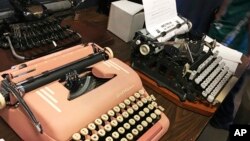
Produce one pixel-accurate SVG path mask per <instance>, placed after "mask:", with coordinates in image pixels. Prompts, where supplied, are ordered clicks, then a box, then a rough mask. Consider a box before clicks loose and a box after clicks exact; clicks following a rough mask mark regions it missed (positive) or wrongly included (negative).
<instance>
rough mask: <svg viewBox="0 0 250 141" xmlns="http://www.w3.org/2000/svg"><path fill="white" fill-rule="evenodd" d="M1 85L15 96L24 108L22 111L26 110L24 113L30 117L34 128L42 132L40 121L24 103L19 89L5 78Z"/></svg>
mask: <svg viewBox="0 0 250 141" xmlns="http://www.w3.org/2000/svg"><path fill="white" fill-rule="evenodd" d="M2 87H3V88H4V89H5V90H6V91H7V92H9V93H10V94H13V95H14V96H15V97H16V99H17V100H18V101H19V102H20V104H21V105H22V107H23V108H24V111H25V112H26V114H27V115H28V116H29V118H30V119H31V121H32V123H33V125H34V126H35V128H36V129H37V131H38V132H40V133H42V132H43V129H42V126H41V124H40V122H39V121H38V120H37V119H36V117H35V116H34V114H33V113H32V111H31V110H30V108H29V106H28V105H27V104H26V102H25V101H24V99H23V98H22V96H21V94H20V92H19V90H18V89H17V88H16V86H15V84H13V83H12V82H10V81H9V80H7V79H5V80H3V81H2Z"/></svg>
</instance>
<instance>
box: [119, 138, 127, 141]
mask: <svg viewBox="0 0 250 141" xmlns="http://www.w3.org/2000/svg"><path fill="white" fill-rule="evenodd" d="M120 141H128V140H127V139H126V138H122V139H121V140H120Z"/></svg>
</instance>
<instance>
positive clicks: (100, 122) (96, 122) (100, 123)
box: [95, 118, 102, 126]
mask: <svg viewBox="0 0 250 141" xmlns="http://www.w3.org/2000/svg"><path fill="white" fill-rule="evenodd" d="M95 124H96V125H99V126H100V125H102V120H101V119H99V118H98V119H96V120H95Z"/></svg>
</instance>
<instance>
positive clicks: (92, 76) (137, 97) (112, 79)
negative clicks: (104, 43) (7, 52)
mask: <svg viewBox="0 0 250 141" xmlns="http://www.w3.org/2000/svg"><path fill="white" fill-rule="evenodd" d="M112 56H113V55H112V51H111V50H110V49H109V48H104V49H103V48H101V47H99V46H98V45H96V44H93V43H89V44H87V45H77V46H75V47H71V48H68V49H65V50H63V51H59V52H57V53H53V54H50V55H47V56H44V57H41V58H38V59H35V60H32V61H28V62H25V63H23V64H20V65H16V66H14V67H12V68H11V69H10V70H7V71H4V72H1V73H0V75H1V77H0V108H1V109H2V110H1V111H0V112H1V113H0V114H1V117H2V118H3V119H4V120H5V121H6V122H7V123H8V124H9V125H10V127H11V128H12V129H13V130H14V131H15V132H16V133H17V134H18V135H19V136H20V137H21V138H22V139H23V140H44V141H47V140H58V141H63V140H92V141H97V140H101V141H103V140H104V141H113V140H121V141H127V140H140V141H155V140H159V139H160V138H161V136H163V134H165V133H166V132H167V130H168V127H169V120H168V118H167V117H166V116H165V114H164V113H163V112H162V110H163V109H164V108H162V107H161V106H159V105H158V104H157V103H156V101H155V97H154V96H153V95H151V96H150V95H148V94H147V92H146V91H145V89H144V88H143V86H142V83H141V80H140V78H139V76H138V75H137V73H136V72H135V71H133V70H132V69H131V68H130V67H128V66H127V65H126V64H125V63H122V62H121V61H119V60H118V59H116V58H112ZM62 60H63V61H62ZM24 127H25V128H24Z"/></svg>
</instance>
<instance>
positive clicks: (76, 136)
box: [72, 133, 81, 141]
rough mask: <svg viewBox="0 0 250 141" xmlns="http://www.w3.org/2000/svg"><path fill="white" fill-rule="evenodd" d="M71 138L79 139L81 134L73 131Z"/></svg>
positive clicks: (77, 140) (76, 140) (75, 140)
mask: <svg viewBox="0 0 250 141" xmlns="http://www.w3.org/2000/svg"><path fill="white" fill-rule="evenodd" d="M72 139H73V140H74V141H79V140H80V139H81V135H80V134H79V133H74V134H73V135H72Z"/></svg>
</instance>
